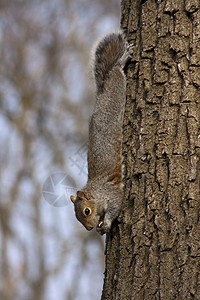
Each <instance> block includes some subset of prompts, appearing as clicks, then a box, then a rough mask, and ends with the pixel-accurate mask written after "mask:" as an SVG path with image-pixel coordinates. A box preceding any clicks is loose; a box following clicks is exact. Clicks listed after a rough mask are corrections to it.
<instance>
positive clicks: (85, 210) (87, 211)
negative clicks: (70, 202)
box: [84, 207, 91, 216]
mask: <svg viewBox="0 0 200 300" xmlns="http://www.w3.org/2000/svg"><path fill="white" fill-rule="evenodd" d="M84 213H85V215H86V216H89V215H90V214H91V209H90V208H88V207H87V208H85V209H84Z"/></svg>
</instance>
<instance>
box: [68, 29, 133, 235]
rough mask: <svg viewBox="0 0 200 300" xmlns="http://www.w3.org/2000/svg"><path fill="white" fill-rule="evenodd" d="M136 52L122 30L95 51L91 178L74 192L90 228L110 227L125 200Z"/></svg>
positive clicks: (105, 230) (77, 209) (78, 211)
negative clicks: (125, 147) (130, 74)
mask: <svg viewBox="0 0 200 300" xmlns="http://www.w3.org/2000/svg"><path fill="white" fill-rule="evenodd" d="M132 53H133V45H132V44H131V45H129V44H128V43H127V42H126V40H125V37H124V35H123V33H121V32H119V33H111V34H108V35H106V36H105V37H104V38H103V39H102V40H100V42H99V43H98V45H97V47H96V51H95V60H94V75H95V81H96V104H95V108H94V111H93V114H92V116H91V119H90V122H89V148H88V157H87V159H88V181H87V184H86V186H85V187H83V189H82V190H81V191H78V192H77V196H76V197H75V196H71V197H70V199H71V201H72V202H73V203H74V208H75V214H76V217H77V219H78V220H79V221H80V222H81V223H82V224H83V225H84V227H85V228H86V229H87V230H91V229H93V228H94V227H95V226H96V230H97V232H98V233H99V234H101V235H103V234H104V233H108V232H109V231H110V228H111V225H112V222H113V221H114V220H115V219H116V218H117V217H118V216H119V213H120V210H121V204H122V200H123V184H122V127H123V114H124V107H125V101H126V76H125V74H124V71H123V69H124V67H125V65H126V63H127V62H128V60H129V59H130V58H131V54H132Z"/></svg>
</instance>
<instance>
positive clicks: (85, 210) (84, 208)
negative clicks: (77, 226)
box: [70, 191, 98, 230]
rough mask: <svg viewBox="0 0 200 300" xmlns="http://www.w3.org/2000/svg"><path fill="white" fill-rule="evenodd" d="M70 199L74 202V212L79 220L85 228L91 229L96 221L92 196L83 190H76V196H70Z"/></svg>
mask: <svg viewBox="0 0 200 300" xmlns="http://www.w3.org/2000/svg"><path fill="white" fill-rule="evenodd" d="M70 199H71V201H72V202H73V203H74V209H75V214H76V217H77V219H78V220H79V222H81V223H82V224H83V226H84V227H85V228H86V229H87V230H91V229H93V228H94V227H95V225H96V224H97V222H98V217H97V215H96V214H95V209H94V201H93V200H94V197H93V196H92V195H91V194H90V193H87V192H85V191H78V192H77V197H74V196H71V197H70Z"/></svg>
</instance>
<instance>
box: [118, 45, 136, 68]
mask: <svg viewBox="0 0 200 300" xmlns="http://www.w3.org/2000/svg"><path fill="white" fill-rule="evenodd" d="M133 48H134V45H133V44H130V45H129V44H128V43H127V42H126V51H125V52H124V54H123V55H122V57H121V58H120V66H121V67H122V68H124V67H125V65H126V64H127V62H128V61H129V59H131V55H132V54H133Z"/></svg>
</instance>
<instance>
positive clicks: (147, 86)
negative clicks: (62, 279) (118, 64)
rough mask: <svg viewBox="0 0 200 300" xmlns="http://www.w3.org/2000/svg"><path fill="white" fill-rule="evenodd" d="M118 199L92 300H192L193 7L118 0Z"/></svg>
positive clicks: (197, 234)
mask: <svg viewBox="0 0 200 300" xmlns="http://www.w3.org/2000/svg"><path fill="white" fill-rule="evenodd" d="M121 23H122V28H123V30H124V31H125V33H126V34H127V36H128V40H129V42H133V43H134V44H135V52H134V54H133V59H132V61H131V63H130V64H129V67H128V70H127V78H128V79H127V104H126V111H125V119H124V149H123V152H124V164H125V197H124V202H123V207H122V212H121V215H120V217H119V218H118V220H117V221H116V222H115V224H114V226H113V229H112V232H111V233H110V234H109V235H108V236H107V248H106V271H105V281H104V288H103V293H102V300H107V299H109V300H127V299H132V300H133V299H134V300H138V299H145V300H147V299H163V300H171V299H173V300H174V299H180V300H183V299H184V300H185V299H187V300H189V299H196V300H197V299H200V159H199V158H200V1H199V0H163V1H162V0H157V1H155V0H148V1H139V0H132V1H131V0H128V1H127V0H122V20H121Z"/></svg>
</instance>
